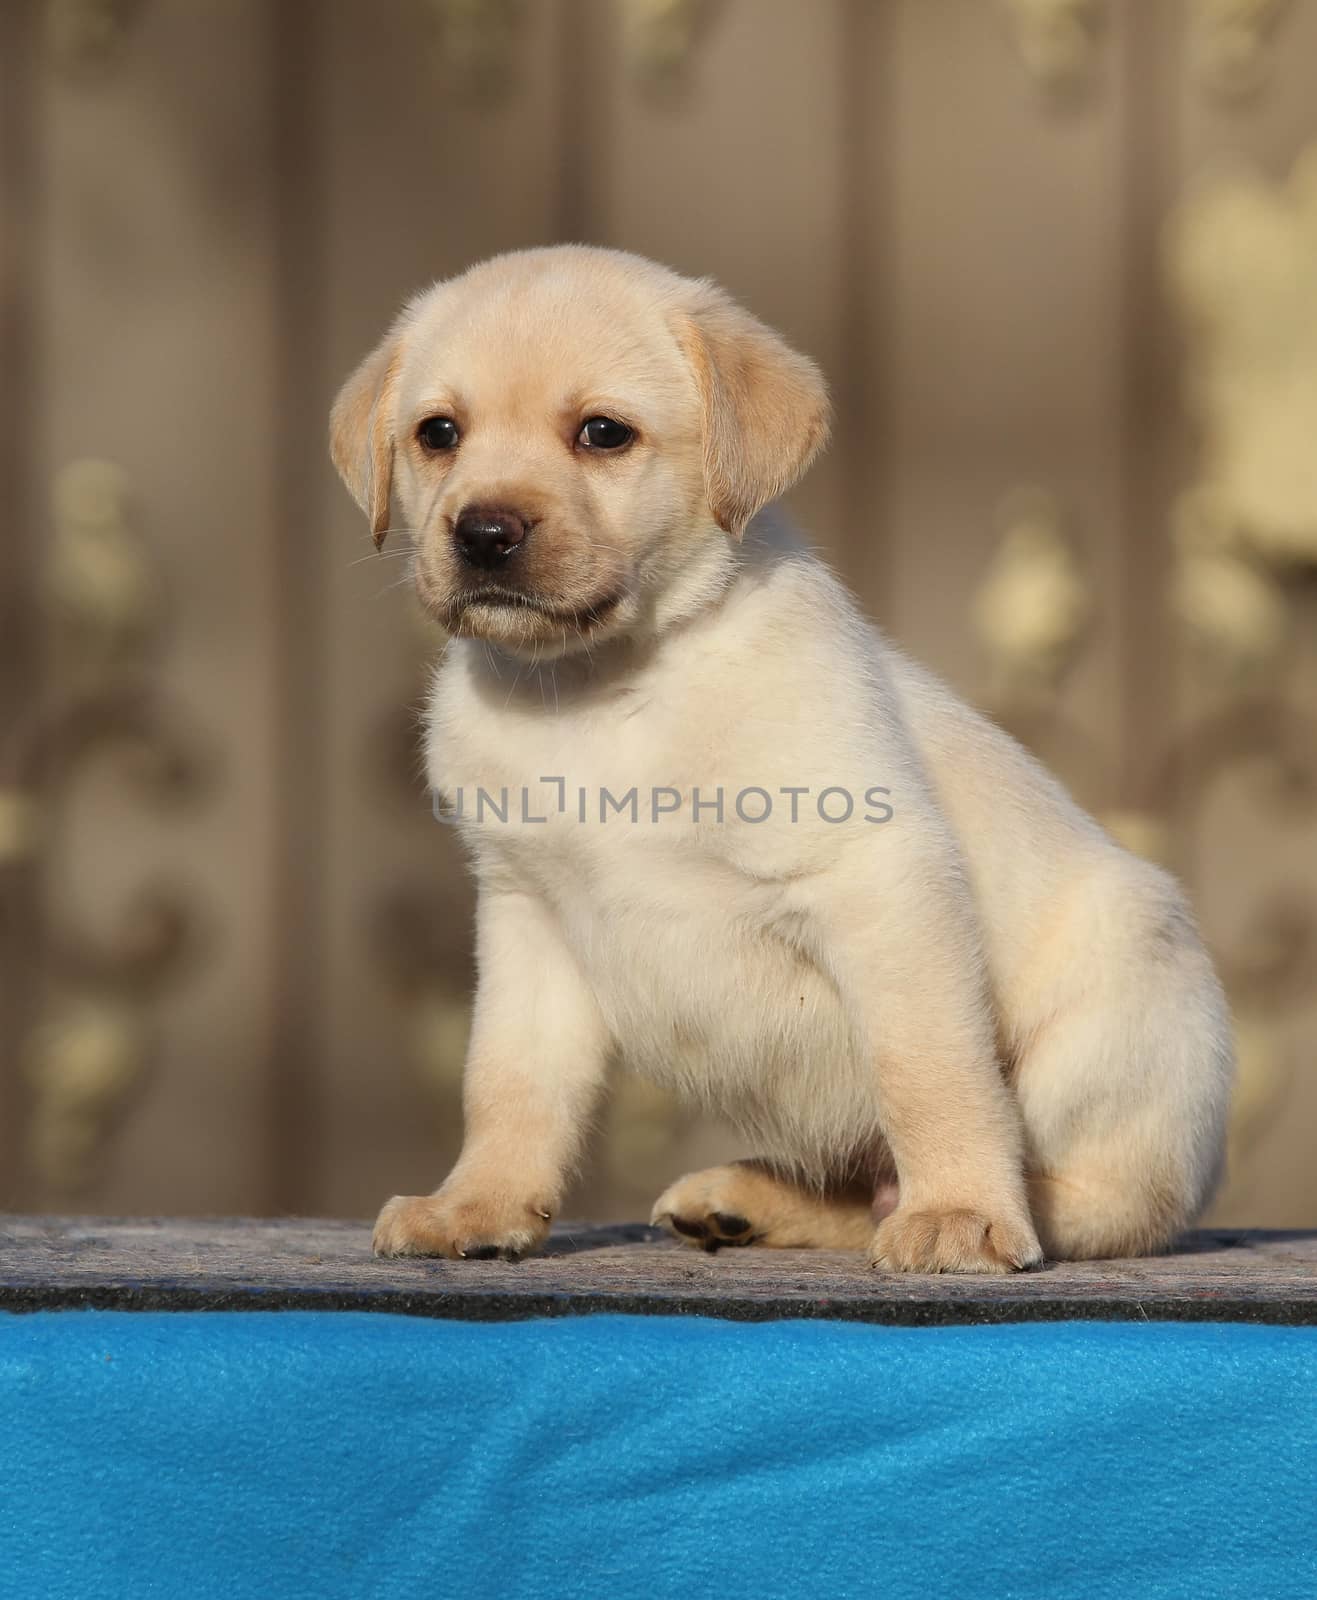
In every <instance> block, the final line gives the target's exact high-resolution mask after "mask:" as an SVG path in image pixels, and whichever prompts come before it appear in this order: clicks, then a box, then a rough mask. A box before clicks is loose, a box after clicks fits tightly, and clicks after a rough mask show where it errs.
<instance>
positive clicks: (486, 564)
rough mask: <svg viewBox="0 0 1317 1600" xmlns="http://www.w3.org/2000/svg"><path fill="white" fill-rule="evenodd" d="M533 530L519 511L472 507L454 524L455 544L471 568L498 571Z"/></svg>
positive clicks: (459, 553)
mask: <svg viewBox="0 0 1317 1600" xmlns="http://www.w3.org/2000/svg"><path fill="white" fill-rule="evenodd" d="M529 532H530V525H529V523H528V522H527V521H526V519H525V518H524V517H522V516H519V515H518V514H517V513H516V512H515V511H504V510H494V509H490V508H489V507H486V506H468V507H467V508H466V510H465V511H463V512H462V514H461V515H460V516H459V517H458V519H457V521H456V522H455V523H454V524H453V543H454V544H455V545H456V546H457V553H458V555H459V557H460V558H461V559H462V561H463V562H465V564H466V565H467V566H468V567H475V568H477V569H478V570H479V571H481V572H495V571H497V570H498V569H499V568H500V567H501V566H502V565H503V564H504V562H506V561H507V559H508V557H509V556H510V555H512V554H513V552H514V551H516V550H518V549H519V548H520V546H521V544H522V541H523V540H524V539H525V537H526V535H527V534H528V533H529Z"/></svg>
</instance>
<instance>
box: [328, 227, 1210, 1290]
mask: <svg viewBox="0 0 1317 1600" xmlns="http://www.w3.org/2000/svg"><path fill="white" fill-rule="evenodd" d="M827 432H828V401H827V396H826V392H825V389H824V385H823V382H822V380H821V378H820V376H819V373H818V372H817V370H816V369H815V367H814V366H813V365H812V364H811V363H810V362H809V361H808V360H806V359H805V358H804V357H803V356H801V355H798V354H797V353H796V352H795V351H793V350H791V349H789V348H788V347H787V345H786V344H784V343H783V341H782V340H781V339H780V338H778V337H777V335H776V334H774V333H773V332H771V331H770V330H769V329H768V328H767V327H765V326H764V325H763V324H762V323H760V322H758V321H756V320H755V318H754V317H752V316H750V315H749V314H748V313H746V312H745V311H743V310H741V309H740V308H739V307H738V306H736V305H735V304H734V303H733V302H732V301H731V300H730V299H729V298H728V297H727V296H726V295H725V294H723V293H722V292H721V291H720V290H719V289H717V288H716V287H714V286H713V285H712V284H711V283H708V282H695V281H692V280H690V279H687V278H682V277H679V276H677V275H676V274H675V273H673V272H670V271H667V270H666V269H664V268H662V267H659V266H655V265H654V264H652V263H650V262H647V261H644V260H641V259H639V258H637V257H634V256H629V255H623V254H620V253H616V252H613V251H606V250H597V249H587V248H580V247H564V248H554V249H543V250H530V251H526V252H523V253H518V254H513V255H507V256H501V257H499V258H497V259H495V260H492V261H488V262H485V263H483V264H482V265H479V266H476V267H473V268H472V269H471V270H470V271H468V272H466V273H465V274H463V275H462V276H461V277H459V278H456V279H453V280H451V281H449V282H444V283H439V284H437V285H435V286H434V287H433V288H431V289H428V290H426V291H425V292H424V293H422V294H420V295H418V296H417V297H416V299H414V300H413V301H412V302H411V303H410V304H409V305H408V306H407V307H406V309H405V310H404V311H403V313H402V314H401V316H400V317H399V318H398V320H397V321H396V322H395V323H394V325H393V327H392V328H391V329H390V330H389V331H388V333H387V334H386V336H385V338H384V340H383V342H382V343H381V344H380V345H379V347H378V348H377V349H376V350H375V351H374V352H373V353H372V354H371V355H369V356H368V357H367V358H366V360H365V361H364V362H363V363H362V365H361V366H360V367H359V368H358V369H357V371H356V372H354V373H353V375H352V376H351V377H350V378H349V379H348V381H347V383H346V385H345V386H344V388H343V391H342V393H341V394H340V395H339V398H338V401H337V404H336V405H335V407H334V414H333V422H332V446H333V456H334V461H335V463H336V465H337V467H338V470H339V472H340V473H341V474H342V476H343V478H344V480H345V481H346V483H347V486H348V488H349V489H350V490H351V492H352V494H353V496H354V497H355V499H356V500H357V501H358V502H359V503H360V505H361V506H362V508H363V509H364V510H365V512H366V514H367V516H368V517H369V518H370V522H371V526H372V528H373V529H374V531H375V534H376V537H377V539H379V540H383V538H384V536H385V534H386V532H387V531H388V529H389V519H390V501H391V499H392V500H393V501H394V502H395V503H396V504H397V505H398V507H399V508H400V510H401V514H402V521H403V522H404V523H405V524H406V526H407V529H408V531H409V532H410V534H411V535H412V536H413V537H414V540H415V556H414V562H415V577H416V584H417V588H418V589H419V591H420V594H421V597H422V599H423V601H424V603H425V605H426V607H427V608H428V609H429V611H430V613H431V614H432V615H433V616H434V617H435V618H436V620H437V621H438V622H439V623H440V624H442V626H443V628H444V629H445V630H446V631H447V632H448V634H449V635H450V636H451V642H450V643H449V646H448V649H447V652H446V654H445V657H444V660H443V662H442V665H441V666H440V668H439V670H438V673H437V675H436V678H435V682H434V686H433V692H432V695H431V699H430V706H429V718H428V760H429V773H430V778H431V782H432V784H433V786H434V788H435V790H436V791H437V792H440V793H442V794H443V795H444V796H445V797H446V804H447V809H448V815H449V818H450V820H452V819H453V818H454V817H455V818H456V820H457V822H458V825H459V826H460V828H461V830H462V833H463V835H464V838H465V840H466V842H467V844H468V845H469V847H470V852H471V856H472V859H473V862H474V867H475V872H476V876H477V879H478V883H479V911H478V919H477V954H478V963H479V985H478V992H477V996H476V1005H475V1017H474V1025H473V1032H472V1038H471V1047H470V1055H469V1059H468V1061H467V1065H466V1078H465V1109H466V1135H465V1143H464V1146H463V1149H462V1154H461V1157H460V1159H459V1161H458V1162H457V1165H456V1166H455V1168H454V1169H453V1171H452V1172H451V1173H450V1174H449V1176H448V1178H447V1179H446V1180H445V1182H444V1183H443V1184H442V1186H441V1187H440V1188H439V1189H438V1190H437V1191H436V1192H435V1193H434V1194H431V1195H422V1196H408V1197H399V1198H395V1199H393V1200H390V1201H389V1202H388V1204H387V1205H386V1206H385V1207H384V1209H383V1211H382V1212H381V1214H380V1218H379V1221H378V1224H377V1226H376V1230H375V1248H376V1249H377V1250H378V1251H379V1252H380V1253H381V1254H384V1255H445V1256H453V1257H484V1256H491V1255H496V1254H502V1255H509V1256H512V1255H518V1254H520V1253H522V1252H524V1251H527V1250H530V1249H532V1248H533V1247H534V1246H535V1245H536V1244H537V1243H538V1242H539V1241H540V1240H542V1239H543V1237H544V1235H545V1233H546V1231H547V1230H548V1227H549V1224H550V1220H551V1219H552V1217H553V1215H554V1213H555V1212H556V1211H557V1210H558V1208H559V1206H560V1205H561V1203H562V1199H563V1195H564V1191H565V1189H566V1186H567V1184H568V1181H569V1178H570V1176H571V1174H572V1170H573V1167H574V1165H575V1164H576V1163H577V1161H578V1159H579V1157H580V1154H581V1150H582V1145H583V1141H584V1139H585V1135H586V1131H587V1127H588V1124H589V1122H590V1120H591V1115H592V1112H593V1111H594V1109H595V1106H596V1104H597V1102H598V1099H599V1096H600V1092H601V1089H602V1087H603V1084H604V1081H605V1076H606V1073H607V1070H608V1068H609V1065H610V1062H611V1061H612V1060H613V1059H614V1058H618V1059H620V1060H622V1061H623V1062H624V1063H626V1064H627V1065H628V1066H630V1067H632V1068H633V1069H634V1070H636V1071H639V1072H642V1073H644V1074H645V1075H647V1076H648V1077H650V1078H652V1079H653V1080H654V1081H655V1082H657V1083H660V1084H666V1085H668V1086H670V1087H672V1088H674V1089H677V1090H679V1091H681V1092H682V1093H684V1094H686V1095H688V1096H691V1097H693V1098H694V1099H696V1100H697V1101H699V1102H701V1103H703V1104H708V1105H710V1106H716V1107H718V1108H720V1109H721V1110H722V1111H724V1112H726V1113H727V1114H729V1115H730V1116H731V1117H732V1118H733V1119H735V1120H736V1121H737V1122H738V1123H739V1124H740V1125H741V1126H742V1127H743V1128H745V1129H746V1130H748V1131H749V1132H750V1133H751V1134H752V1135H753V1137H754V1138H755V1140H756V1141H757V1142H758V1143H759V1145H760V1147H761V1149H762V1156H761V1157H760V1158H759V1159H756V1160H753V1161H748V1162H740V1163H734V1164H732V1165H728V1166H724V1167H718V1168H715V1169H714V1170H712V1171H707V1172H700V1173H695V1174H693V1175H690V1176H687V1177H684V1178H681V1179H679V1180H678V1181H677V1182H676V1183H674V1184H673V1185H672V1187H671V1188H670V1189H669V1190H668V1191H667V1192H666V1194H664V1195H663V1196H662V1197H661V1198H660V1200H659V1201H658V1204H657V1206H656V1207H655V1213H654V1215H655V1219H656V1220H657V1221H659V1222H661V1223H663V1224H664V1225H666V1226H667V1227H668V1228H670V1229H671V1230H672V1231H674V1232H675V1233H676V1234H677V1235H678V1236H679V1237H681V1238H684V1239H687V1240H689V1241H691V1242H692V1243H697V1244H704V1245H708V1246H714V1245H717V1244H720V1243H727V1244H763V1245H818V1246H843V1247H854V1248H857V1249H863V1250H866V1251H867V1253H868V1259H869V1260H870V1261H871V1262H872V1263H873V1264H874V1265H876V1266H880V1267H884V1268H889V1269H893V1270H900V1271H914V1272H1006V1271H1010V1270H1012V1269H1016V1268H1022V1267H1029V1266H1032V1265H1033V1264H1035V1263H1036V1262H1038V1261H1040V1260H1041V1259H1042V1258H1043V1256H1044V1254H1046V1255H1048V1256H1053V1257H1082V1256H1112V1255H1125V1254H1131V1253H1139V1252H1144V1251H1150V1250H1155V1249H1157V1248H1159V1247H1161V1246H1164V1245H1166V1244H1167V1242H1168V1241H1169V1240H1170V1239H1171V1237H1172V1236H1173V1234H1174V1233H1175V1232H1176V1230H1177V1229H1179V1228H1181V1227H1183V1226H1184V1225H1185V1224H1186V1223H1187V1222H1189V1221H1190V1219H1192V1218H1193V1217H1194V1216H1195V1214H1196V1213H1197V1212H1198V1211H1199V1209H1200V1208H1201V1207H1202V1206H1203V1204H1204V1203H1205V1201H1206V1200H1207V1198H1208V1196H1209V1194H1210V1192H1211V1190H1212V1187H1213V1184H1214V1182H1215V1181H1216V1178H1217V1175H1218V1172H1219V1170H1220V1167H1221V1155H1222V1142H1223V1128H1224V1124H1225V1118H1226V1109H1227V1101H1228V1098H1229V1091H1230V1083H1231V1076H1232V1051H1231V1043H1230V1030H1229V1024H1228V1018H1227V1014H1226V1009H1225V1005H1224V1003H1223V999H1222V994H1221V989H1220V986H1219V985H1218V983H1217V980H1216V977H1215V976H1214V974H1213V971H1212V967H1211V964H1210V962H1209V960H1208V957H1207V955H1206V954H1205V952H1204V950H1203V946H1202V944H1201V942H1200V940H1199V937H1198V934H1197V932H1196V931H1195V927H1194V922H1193V918H1192V916H1191V914H1190V912H1189V908H1188V906H1187V905H1186V903H1185V898H1184V896H1183V894H1182V893H1181V892H1180V890H1179V888H1178V887H1177V886H1176V884H1175V883H1174V882H1173V881H1172V880H1171V879H1170V878H1169V877H1167V876H1166V874H1165V873H1163V872H1161V871H1159V870H1158V869H1157V868H1155V867H1153V866H1150V865H1149V864H1148V863H1147V862H1145V861H1141V860H1138V859H1136V858H1135V857H1133V856H1131V855H1128V854H1127V853H1126V852H1125V851H1123V850H1121V849H1119V848H1118V847H1117V846H1116V845H1115V844H1114V843H1113V842H1112V841H1111V840H1110V839H1109V838H1108V837H1107V836H1106V835H1105V834H1104V833H1103V832H1102V830H1101V829H1100V828H1099V827H1098V826H1097V825H1096V824H1095V823H1094V822H1093V821H1092V820H1091V819H1090V818H1089V817H1087V816H1086V815H1085V814H1084V813H1083V812H1082V811H1080V810H1079V809H1078V808H1077V807H1076V806H1075V804H1074V803H1073V802H1072V801H1071V799H1070V798H1069V797H1068V796H1067V794H1066V793H1065V792H1064V790H1063V789H1062V788H1061V787H1060V785H1059V784H1058V783H1056V782H1055V781H1054V780H1053V779H1052V778H1051V777H1050V776H1049V774H1048V773H1047V772H1045V771H1044V770H1043V769H1042V768H1041V767H1039V766H1038V765H1037V763H1035V762H1034V761H1033V760H1032V759H1031V758H1030V757H1029V756H1028V755H1027V754H1026V753H1025V752H1024V750H1022V749H1021V748H1020V746H1019V745H1017V744H1015V743H1014V742H1013V741H1012V740H1011V739H1010V738H1009V737H1007V735H1006V734H1004V733H1003V732H1001V731H1000V730H999V729H997V728H996V727H994V726H993V725H992V724H991V723H989V722H987V721H985V720H984V719H983V718H982V717H980V716H978V715H976V713H975V712H973V711H972V710H970V709H969V708H968V707H967V706H965V705H964V704H962V703H961V702H960V701H959V700H958V699H957V698H956V697H955V696H954V695H953V694H951V693H950V691H949V690H947V689H946V688H945V687H943V685H941V684H940V683H939V682H938V681H937V680H936V679H935V678H933V677H932V676H931V675H930V674H929V673H927V672H925V671H923V670H922V669H921V668H920V667H918V666H916V665H915V664H913V663H912V662H910V661H908V660H906V659H905V658H904V657H903V656H902V655H900V654H899V653H898V652H897V651H896V650H894V649H893V648H892V646H891V645H890V644H889V643H888V642H887V641H886V640H885V639H884V638H883V637H882V636H881V635H880V634H879V633H877V632H876V631H875V629H874V628H873V627H872V626H870V624H869V623H868V622H866V621H865V620H864V619H863V618H862V617H861V616H860V615H859V614H858V612H857V610H856V607H855V605H854V604H853V602H852V601H851V600H850V598H849V597H848V596H847V594H846V592H845V591H844V590H843V588H842V587H841V585H840V584H839V583H838V582H837V580H836V579H835V578H834V577H833V576H832V574H831V573H830V572H829V571H828V570H827V569H826V567H824V566H823V565H822V564H821V563H820V562H819V561H818V560H816V559H815V558H814V557H813V556H812V555H811V554H809V553H808V552H807V551H806V550H804V549H801V548H799V547H796V546H794V545H793V544H792V543H791V541H790V539H789V538H788V537H787V536H786V535H784V533H783V532H782V531H781V529H780V528H778V527H777V526H776V525H775V524H774V523H773V522H772V520H771V518H766V517H765V516H758V515H757V513H759V512H760V511H761V508H763V507H764V506H765V505H766V504H767V503H768V502H769V501H771V500H772V499H773V498H774V497H775V496H776V495H779V494H780V493H781V492H782V491H783V490H784V489H786V488H787V487H788V486H789V485H790V484H791V483H793V482H794V481H795V479H796V478H797V477H798V476H799V475H800V473H801V472H803V471H804V469H805V467H806V466H807V465H808V464H809V462H810V460H811V458H812V457H813V456H814V455H815V453H816V452H817V451H818V450H819V449H820V447H821V446H822V445H823V443H824V440H825V439H826V436H827Z"/></svg>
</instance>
